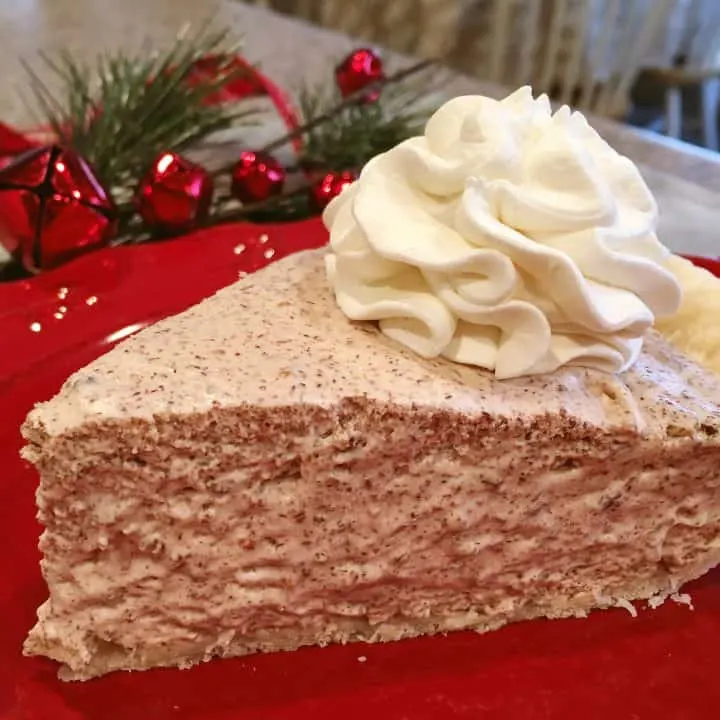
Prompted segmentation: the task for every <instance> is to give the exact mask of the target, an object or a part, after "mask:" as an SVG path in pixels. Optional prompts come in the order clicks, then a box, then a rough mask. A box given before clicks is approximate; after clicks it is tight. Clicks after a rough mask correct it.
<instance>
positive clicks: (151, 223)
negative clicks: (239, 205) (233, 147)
mask: <svg viewBox="0 0 720 720" xmlns="http://www.w3.org/2000/svg"><path fill="white" fill-rule="evenodd" d="M212 195H213V179H212V178H211V177H210V174H209V173H208V171H207V170H205V168H203V167H200V165H196V164H195V163H192V162H190V161H189V160H186V159H184V158H182V157H181V156H180V155H178V154H177V153H172V152H164V153H161V154H160V155H159V157H158V158H157V159H156V160H155V162H154V163H153V164H152V167H151V168H150V170H149V171H148V172H147V174H146V175H145V177H144V178H143V179H142V181H141V182H140V185H139V187H138V192H137V208H138V212H139V213H140V216H141V217H142V219H143V221H144V222H145V225H146V226H147V227H148V228H149V229H150V230H152V231H153V232H154V233H156V234H157V235H177V234H179V233H185V232H189V231H190V230H194V229H195V228H196V227H198V225H199V224H200V223H202V222H204V221H205V220H206V219H207V216H208V212H209V210H210V202H211V201H212Z"/></svg>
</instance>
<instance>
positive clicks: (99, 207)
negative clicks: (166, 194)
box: [0, 145, 117, 272]
mask: <svg viewBox="0 0 720 720" xmlns="http://www.w3.org/2000/svg"><path fill="white" fill-rule="evenodd" d="M116 229H117V221H116V211H115V205H114V203H113V201H112V199H111V197H110V195H109V194H108V192H107V191H106V190H105V188H103V186H102V185H101V184H100V182H99V181H98V180H97V178H96V177H95V175H94V174H93V172H92V170H91V169H90V166H89V165H88V164H87V163H86V162H85V161H84V160H83V159H82V158H81V157H80V156H79V155H77V154H76V153H74V152H73V151H72V150H69V149H66V148H61V147H58V146H55V145H48V146H44V147H39V148H35V149H33V150H28V151H27V152H24V153H22V154H21V155H18V156H17V157H16V158H15V159H14V160H13V161H12V162H11V163H10V164H9V165H6V166H5V167H4V168H2V170H0V242H2V243H3V245H5V247H6V248H7V250H8V251H9V252H11V253H13V254H14V255H15V256H17V257H18V259H19V260H20V262H21V263H22V265H23V267H24V268H25V269H26V270H28V271H30V272H39V271H41V270H49V269H51V268H54V267H57V266H58V265H61V264H62V263H64V262H67V261H68V260H71V259H72V258H74V257H76V256H78V255H82V254H83V253H85V252H87V251H89V250H94V249H97V248H100V247H103V246H104V245H106V244H107V243H108V242H109V241H110V240H111V239H112V237H113V235H114V234H115V232H116Z"/></svg>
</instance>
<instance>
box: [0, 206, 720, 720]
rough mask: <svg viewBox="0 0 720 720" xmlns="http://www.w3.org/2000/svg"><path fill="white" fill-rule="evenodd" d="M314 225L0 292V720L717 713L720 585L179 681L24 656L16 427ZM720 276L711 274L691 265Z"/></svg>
mask: <svg viewBox="0 0 720 720" xmlns="http://www.w3.org/2000/svg"><path fill="white" fill-rule="evenodd" d="M324 241H325V234H324V232H323V230H322V227H321V225H320V223H319V221H317V220H313V221H308V222H305V223H297V224H292V225H278V226H264V227H258V226H252V225H232V226H227V227H223V228H219V229H217V228H216V229H213V230H212V231H208V232H202V233H197V234H196V235H193V236H191V237H187V238H183V239H180V240H175V241H173V242H169V243H165V244H155V245H148V246H140V247H134V248H120V249H115V250H107V251H101V252H98V253H95V254H92V255H88V256H86V257H84V258H81V259H79V260H77V261H75V262H73V263H71V264H69V265H67V266H65V267H63V268H62V269H60V270H58V271H54V272H52V273H48V274H46V275H42V276H40V277H38V278H35V279H32V280H29V281H27V282H16V283H12V284H6V285H0V348H1V349H2V352H0V547H2V552H0V577H1V578H2V580H1V581H0V719H2V720H9V719H10V718H12V719H13V720H45V719H47V720H91V719H92V720H130V719H132V720H165V719H166V718H167V719H168V720H170V719H172V720H231V719H232V720H236V719H240V718H253V719H255V718H258V719H260V718H262V719H263V720H276V719H279V718H284V719H285V718H287V719H294V720H321V719H324V718H332V719H333V720H336V719H338V718H342V719H343V720H353V719H354V718H358V719H360V718H363V719H366V718H378V720H379V719H381V718H382V719H383V720H390V719H393V720H400V719H405V718H407V719H408V720H440V719H444V718H468V719H473V720H475V719H477V718H482V719H485V718H487V719H491V718H492V719H498V720H539V719H540V718H543V719H546V718H563V719H565V718H567V719H570V718H573V719H579V720H594V719H595V718H598V720H599V719H602V720H607V718H613V719H614V720H620V719H625V718H627V719H628V720H631V719H632V720H641V719H642V720H644V719H645V718H647V719H648V720H682V719H684V718H687V719H692V720H698V719H699V718H716V717H718V715H719V714H720V710H719V709H718V708H720V682H718V680H717V677H716V675H717V668H718V667H720V572H718V571H716V572H713V573H711V574H710V575H708V576H706V577H705V578H703V579H702V580H700V581H699V582H696V583H693V584H691V585H690V586H689V587H687V588H686V591H687V592H689V593H690V595H691V597H692V602H693V605H694V610H691V609H690V608H688V607H686V606H684V605H679V604H676V603H674V602H671V601H668V602H666V603H665V604H664V605H663V606H661V607H660V608H658V609H655V610H651V609H648V608H646V607H644V606H642V605H641V604H640V603H638V604H637V614H638V616H637V617H636V618H633V617H631V616H630V614H629V613H628V612H627V611H625V610H606V611H603V612H596V613H594V614H592V615H591V616H590V617H589V618H588V619H586V620H557V621H534V622H525V623H520V624H517V625H512V626H509V627H506V628H503V629H502V630H499V631H497V632H494V633H490V634H488V635H476V634H474V633H468V632H463V633H455V634H451V635H448V636H446V637H433V638H421V639H418V640H409V641H404V642H399V643H391V644H384V645H360V644H355V645H347V646H344V647H341V646H336V647H329V648H324V649H320V648H307V649H303V650H300V651H298V652H294V653H278V654H272V655H257V656H252V657H249V658H239V659H234V660H222V661H218V662H213V663H209V664H206V665H202V666H199V667H196V668H193V669H192V670H187V671H180V670H152V671H149V672H146V673H117V674H114V675H110V676H108V677H105V678H100V679H98V680H93V681H91V682H88V683H84V684H83V683H78V684H64V683H61V682H60V681H59V680H57V677H56V672H57V666H56V665H55V664H54V663H52V662H50V661H48V660H44V659H40V658H24V657H23V656H22V654H21V646H22V642H23V639H24V637H25V635H26V633H27V631H28V629H29V628H30V626H31V625H32V624H33V622H34V618H35V610H36V608H37V606H38V604H39V603H40V602H41V601H42V600H43V599H44V595H45V588H44V585H43V582H42V578H41V576H40V570H39V566H38V560H39V556H38V552H37V549H36V545H37V537H38V533H39V527H38V525H37V523H36V522H35V519H34V515H35V507H34V497H33V495H34V490H35V484H36V477H35V473H34V471H33V469H32V468H31V467H30V466H29V465H27V464H26V463H24V462H23V461H22V460H21V459H20V458H19V455H18V451H19V448H20V446H21V438H20V433H19V427H20V424H21V422H22V420H23V418H24V417H25V415H26V414H27V412H28V410H29V409H30V408H31V406H32V405H33V404H34V403H35V402H37V401H38V400H43V399H46V398H49V397H50V396H51V395H52V394H53V393H55V392H56V391H57V389H58V388H59V387H60V385H61V383H62V381H63V380H64V379H65V377H67V375H68V374H69V373H70V372H72V371H73V370H75V369H77V368H78V367H80V366H82V365H84V364H85V363H87V362H88V361H90V360H92V359H93V358H94V357H96V356H98V355H100V354H101V353H103V352H104V351H106V350H107V349H108V347H110V345H112V344H113V343H114V342H117V341H118V340H119V339H121V338H122V337H125V336H127V335H129V334H131V333H132V332H134V331H136V330H137V329H139V328H140V327H142V326H144V325H146V324H147V323H150V322H152V321H154V320H157V319H158V318H161V317H164V316H166V315H169V314H171V313H174V312H177V311H179V310H182V309H183V308H185V307H187V306H189V305H191V304H192V303H195V302H197V301H198V300H200V299H201V298H203V297H206V296H207V295H209V294H211V293H212V292H213V291H215V290H216V289H218V288H220V287H222V286H223V285H226V284H228V283H229V282H231V281H233V280H234V279H236V278H237V277H238V275H239V274H241V273H244V272H252V271H253V270H256V269H258V268H259V267H261V266H262V265H264V264H267V263H268V262H270V261H271V260H275V259H277V258H280V257H282V256H284V255H287V254H289V253H291V252H294V251H296V250H299V249H302V248H309V247H318V246H320V245H322V244H323V243H324ZM702 264H704V265H705V266H706V267H709V268H710V269H712V270H713V271H716V272H717V273H718V274H720V263H716V262H714V261H707V260H705V261H703V263H702Z"/></svg>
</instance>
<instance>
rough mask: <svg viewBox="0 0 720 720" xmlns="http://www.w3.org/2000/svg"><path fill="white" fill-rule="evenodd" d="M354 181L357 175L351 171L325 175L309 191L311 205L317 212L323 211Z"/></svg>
mask: <svg viewBox="0 0 720 720" xmlns="http://www.w3.org/2000/svg"><path fill="white" fill-rule="evenodd" d="M356 179H357V174H356V173H354V172H352V171H351V170H344V171H342V172H329V173H326V174H325V175H324V176H323V177H322V178H320V180H318V181H317V182H316V183H315V184H314V185H313V186H312V188H311V190H310V192H311V196H312V200H313V204H314V205H315V207H316V208H317V209H318V210H324V209H325V208H326V207H327V205H328V203H329V202H330V201H331V200H332V199H333V198H335V197H337V196H338V195H339V194H340V193H341V192H342V191H343V190H344V189H345V188H346V187H347V186H348V185H350V184H351V183H353V182H355V180H356Z"/></svg>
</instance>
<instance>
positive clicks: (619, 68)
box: [239, 0, 720, 152]
mask: <svg viewBox="0 0 720 720" xmlns="http://www.w3.org/2000/svg"><path fill="white" fill-rule="evenodd" d="M239 1H244V2H248V3H249V4H253V5H261V6H265V7H268V8H271V9H273V10H275V11H278V12H282V13H286V14H290V15H293V16H295V17H298V18H302V19H304V20H306V21H307V22H310V23H314V24H317V25H321V26H324V27H328V28H332V29H336V30H341V31H343V32H345V33H347V34H349V35H352V36H354V37H358V38H363V39H365V40H366V41H367V42H368V43H371V44H377V45H381V46H384V47H388V48H391V49H393V50H396V51H399V52H401V53H406V54H409V55H420V56H425V57H437V58H442V59H443V61H444V62H446V63H447V64H449V65H451V66H452V67H454V68H455V69H457V70H460V71H462V72H463V73H465V74H468V75H473V76H476V77H478V78H480V79H483V80H486V81H491V82H495V83H498V84H499V85H503V86H505V87H513V86H518V85H522V84H526V83H530V84H532V85H533V87H534V89H535V90H536V91H538V92H540V91H543V92H547V93H549V94H550V95H551V97H552V98H553V99H555V100H557V101H559V102H566V103H570V104H572V105H574V106H576V107H579V108H580V109H583V110H587V111H591V112H594V113H595V114H597V115H602V116H605V117H610V118H613V119H615V120H620V121H623V122H628V123H631V124H633V125H636V126H639V127H643V128H647V129H649V130H652V131H654V132H658V133H664V134H666V135H669V136H670V137H674V138H681V139H683V140H686V141H688V142H692V143H694V144H697V145H702V146H704V147H706V148H708V149H711V150H714V151H716V152H717V151H718V149H719V140H718V134H719V127H718V121H719V111H720V0H354V1H353V2H350V1H349V0H239Z"/></svg>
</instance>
